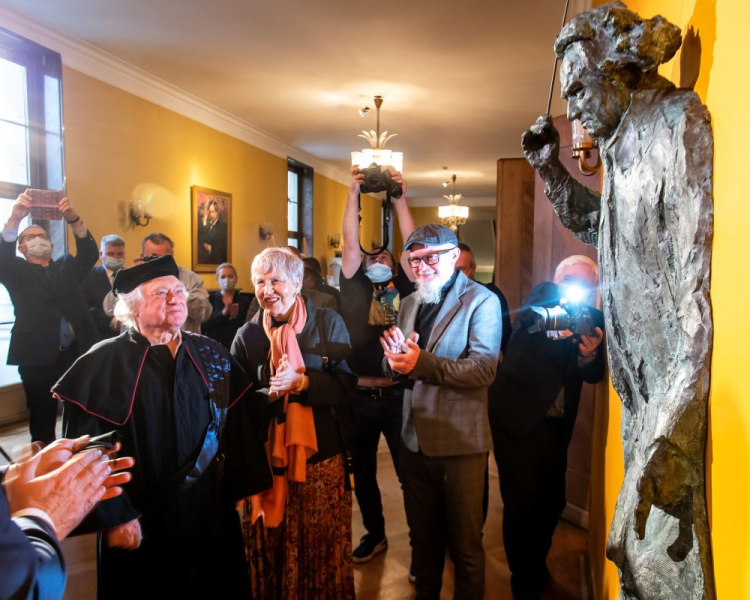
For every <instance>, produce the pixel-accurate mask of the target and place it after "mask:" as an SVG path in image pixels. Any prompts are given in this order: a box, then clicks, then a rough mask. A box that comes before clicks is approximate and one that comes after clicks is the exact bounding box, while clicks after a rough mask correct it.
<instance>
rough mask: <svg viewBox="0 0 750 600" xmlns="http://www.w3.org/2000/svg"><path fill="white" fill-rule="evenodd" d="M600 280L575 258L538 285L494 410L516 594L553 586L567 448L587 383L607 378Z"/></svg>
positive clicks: (584, 260) (593, 268)
mask: <svg viewBox="0 0 750 600" xmlns="http://www.w3.org/2000/svg"><path fill="white" fill-rule="evenodd" d="M598 284H599V269H598V267H597V265H596V263H595V262H594V261H593V260H591V259H590V258H588V257H586V256H582V255H574V256H570V257H568V258H566V259H565V260H563V261H562V262H561V263H560V264H559V265H558V267H557V269H556V271H555V277H554V283H553V282H549V281H547V282H543V283H540V284H539V285H537V286H536V287H535V288H534V289H533V290H532V291H531V293H530V294H529V295H528V297H527V298H526V299H525V300H524V304H523V308H522V310H521V312H520V313H519V316H518V317H517V318H516V321H515V323H514V326H513V333H512V334H511V337H510V340H509V342H508V347H507V351H506V353H505V356H504V359H503V363H502V367H501V370H500V382H499V392H498V394H497V397H496V398H497V399H496V400H495V402H493V403H491V404H490V407H489V415H490V426H491V429H492V437H493V442H494V446H495V459H496V460H497V466H498V472H499V475H500V493H501V495H502V498H503V505H504V512H503V540H504V543H505V550H506V553H507V556H508V565H509V567H510V570H511V589H512V590H513V596H514V597H515V598H539V591H540V590H541V589H543V588H545V587H546V586H547V584H548V583H549V578H550V576H549V571H548V570H547V566H546V560H547V553H548V552H549V549H550V546H551V543H552V534H553V533H554V531H555V527H556V526H557V521H558V520H559V518H560V515H562V512H563V509H564V508H565V505H566V497H565V472H566V470H567V454H568V452H567V450H568V444H569V443H570V439H571V436H572V434H573V426H574V425H575V420H576V415H577V413H578V403H579V400H580V396H581V388H582V386H583V382H584V381H585V382H587V383H597V382H599V381H601V380H602V378H603V377H604V352H603V351H602V349H601V348H599V346H600V345H601V343H602V340H603V339H604V333H603V331H602V327H603V318H602V313H601V312H600V311H598V310H597V309H596V308H594V307H593V304H595V302H596V290H597V286H598ZM568 328H569V329H568Z"/></svg>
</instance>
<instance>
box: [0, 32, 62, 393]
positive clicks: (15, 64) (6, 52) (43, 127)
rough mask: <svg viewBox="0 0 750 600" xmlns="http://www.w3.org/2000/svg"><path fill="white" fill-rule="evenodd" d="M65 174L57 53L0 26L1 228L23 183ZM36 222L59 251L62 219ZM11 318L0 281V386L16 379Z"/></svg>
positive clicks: (49, 183)
mask: <svg viewBox="0 0 750 600" xmlns="http://www.w3.org/2000/svg"><path fill="white" fill-rule="evenodd" d="M64 173H65V171H64V154H63V135H62V61H61V59H60V55H59V54H57V53H56V52H52V51H51V50H48V49H47V48H44V47H43V46H40V45H38V44H35V43H34V42H31V41H30V40H27V39H25V38H22V37H20V36H18V35H16V34H14V33H12V32H10V31H7V30H6V29H2V28H0V221H1V222H0V227H2V225H4V224H5V221H6V220H7V219H8V216H9V215H10V212H11V209H12V207H13V203H14V202H15V199H16V198H17V197H18V195H19V194H21V193H22V192H23V191H24V190H26V188H35V189H53V190H57V189H64V181H65V177H64ZM40 224H41V225H44V226H45V227H47V229H49V232H50V236H51V238H52V242H53V243H54V244H55V254H56V255H58V256H59V255H60V254H62V253H64V252H65V249H66V248H65V247H66V235H65V225H64V223H63V222H62V221H49V222H40ZM24 226H25V225H24V224H22V225H21V228H23V227H24ZM14 321H15V317H14V314H13V305H12V304H11V302H10V298H9V297H8V293H7V291H6V290H5V288H4V287H3V286H0V361H2V362H1V363H0V386H4V385H10V384H13V383H17V382H18V381H19V377H18V373H17V371H16V368H15V367H8V366H5V365H4V364H3V363H4V362H5V357H6V356H7V353H8V342H9V339H10V329H11V327H12V325H13V323H14Z"/></svg>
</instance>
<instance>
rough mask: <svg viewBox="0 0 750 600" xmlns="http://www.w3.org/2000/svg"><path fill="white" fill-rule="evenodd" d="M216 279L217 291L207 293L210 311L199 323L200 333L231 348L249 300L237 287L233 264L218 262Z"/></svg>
mask: <svg viewBox="0 0 750 600" xmlns="http://www.w3.org/2000/svg"><path fill="white" fill-rule="evenodd" d="M216 281H218V282H219V291H218V292H211V293H210V294H209V295H208V300H209V302H211V307H212V312H211V316H210V317H208V319H207V320H206V321H204V322H203V323H202V324H201V333H202V334H203V335H207V336H208V337H210V338H213V339H215V340H216V341H217V342H219V343H220V344H221V345H222V346H224V347H225V348H226V349H227V350H231V349H232V342H233V341H234V336H235V334H236V333H237V330H238V329H239V328H240V327H242V325H243V324H244V323H245V319H246V318H247V309H248V308H250V302H251V300H250V298H249V297H248V296H246V295H244V294H241V293H240V290H239V288H238V287H237V269H235V268H234V265H233V264H231V263H222V264H220V265H219V266H218V268H217V269H216Z"/></svg>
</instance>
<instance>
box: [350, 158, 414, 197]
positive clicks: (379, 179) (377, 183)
mask: <svg viewBox="0 0 750 600" xmlns="http://www.w3.org/2000/svg"><path fill="white" fill-rule="evenodd" d="M359 172H360V173H362V174H363V175H364V176H365V181H364V183H363V184H362V185H360V186H359V190H360V191H361V192H362V193H363V194H376V193H378V192H387V193H388V195H389V196H390V197H391V198H400V197H401V194H403V193H404V190H403V188H402V187H401V184H400V183H396V182H395V181H393V178H392V177H391V172H390V170H389V169H388V168H387V167H384V168H381V167H379V166H378V165H377V164H376V163H372V164H371V165H370V166H369V167H367V168H366V169H360V171H359Z"/></svg>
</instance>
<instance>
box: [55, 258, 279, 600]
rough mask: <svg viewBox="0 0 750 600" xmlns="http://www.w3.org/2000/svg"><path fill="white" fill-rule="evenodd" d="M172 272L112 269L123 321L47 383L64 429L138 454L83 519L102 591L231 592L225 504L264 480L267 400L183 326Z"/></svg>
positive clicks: (156, 263) (239, 582)
mask: <svg viewBox="0 0 750 600" xmlns="http://www.w3.org/2000/svg"><path fill="white" fill-rule="evenodd" d="M178 276H179V271H178V269H177V265H176V264H175V262H174V259H173V258H172V257H171V256H169V255H168V256H163V257H160V258H157V259H154V260H151V261H149V262H145V263H143V264H141V265H138V266H136V267H132V268H130V269H123V270H121V271H120V272H118V274H117V277H116V278H115V283H114V287H115V291H116V293H117V295H118V303H117V305H116V307H115V316H116V317H117V318H118V320H120V321H121V322H124V323H126V324H127V325H129V327H130V328H129V330H128V331H127V332H125V333H123V334H121V335H120V336H118V337H117V338H114V339H112V340H107V341H105V342H102V343H101V344H98V345H97V346H95V347H94V348H93V349H92V350H91V351H90V352H89V353H87V354H86V355H84V356H83V357H81V358H80V359H79V360H78V361H77V362H76V363H75V364H74V365H73V367H72V368H71V369H70V370H69V371H68V372H67V373H66V374H65V375H64V376H63V378H62V379H61V380H60V381H59V382H58V383H57V385H56V386H55V387H54V390H53V391H54V393H55V396H56V397H57V398H58V399H60V400H62V401H64V402H65V411H64V415H63V418H64V424H65V430H66V435H73V436H75V435H81V434H83V433H91V434H99V433H102V432H105V431H108V430H111V429H116V430H117V431H118V432H119V434H120V436H121V439H122V444H123V451H125V452H127V453H128V454H129V455H132V456H133V457H134V458H135V459H136V467H135V469H134V470H133V480H132V483H131V485H130V487H129V489H128V490H127V492H126V493H125V494H123V495H122V496H120V497H118V498H115V499H113V500H110V501H108V502H105V503H103V504H102V505H100V506H99V507H97V509H96V510H95V511H94V512H93V513H92V516H91V517H90V518H89V519H87V521H85V522H84V524H83V527H84V530H97V531H99V532H100V544H99V557H98V559H99V562H98V566H99V585H100V587H99V595H100V597H104V598H130V599H132V598H136V597H138V595H139V594H141V595H142V594H143V592H144V591H145V590H148V594H149V597H154V598H156V597H161V598H167V597H174V598H179V597H191V598H192V597H201V596H205V597H213V598H220V597H234V596H236V595H237V594H238V593H240V592H241V590H242V586H243V585H244V584H246V578H247V568H246V566H245V561H244V552H243V547H242V543H241V535H240V530H239V520H238V519H237V516H236V515H234V514H232V513H233V509H232V507H233V505H234V503H235V501H237V500H239V499H242V498H245V497H248V496H254V495H256V494H258V493H260V492H261V491H263V490H265V489H267V488H269V487H270V486H271V475H270V470H269V467H268V462H267V458H266V455H265V451H264V449H263V445H262V442H261V430H260V428H261V423H262V420H261V418H259V415H260V413H261V412H262V410H263V408H264V406H265V400H264V397H262V396H260V395H257V394H256V393H255V392H254V391H251V390H250V389H249V388H250V384H249V380H248V379H247V377H246V375H245V373H244V372H243V371H242V369H241V368H240V367H239V366H238V365H237V364H236V363H235V362H234V361H233V360H232V359H231V357H230V355H229V352H228V351H227V350H226V349H224V347H223V346H221V344H219V343H218V342H215V341H214V340H211V339H209V338H206V337H203V336H200V335H197V334H190V333H187V332H184V331H181V330H180V327H181V326H182V325H183V324H184V322H185V319H186V318H187V306H186V292H185V286H184V285H183V284H182V283H181V282H180V280H179V279H178ZM238 590H239V591H240V592H238Z"/></svg>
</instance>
